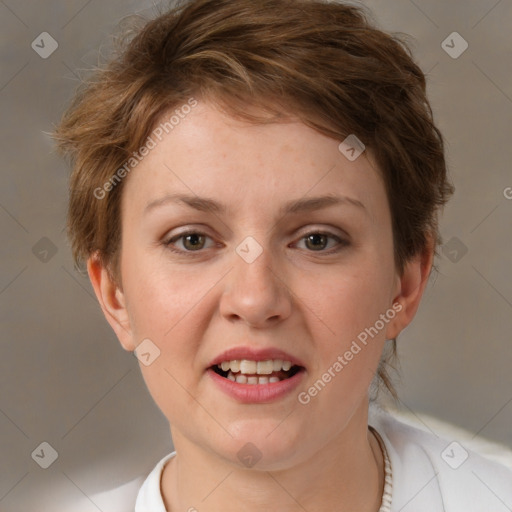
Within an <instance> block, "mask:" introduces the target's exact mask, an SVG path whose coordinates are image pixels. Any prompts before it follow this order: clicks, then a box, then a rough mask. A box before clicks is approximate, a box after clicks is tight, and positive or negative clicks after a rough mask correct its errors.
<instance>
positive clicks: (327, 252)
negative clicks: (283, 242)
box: [164, 230, 350, 256]
mask: <svg viewBox="0 0 512 512" xmlns="http://www.w3.org/2000/svg"><path fill="white" fill-rule="evenodd" d="M189 235H199V236H204V237H206V238H210V239H211V237H209V236H208V235H207V234H206V233H203V232H201V231H196V230H190V231H185V232H183V233H180V234H179V235H176V236H174V237H172V238H170V239H169V240H167V241H165V242H164V245H165V246H166V247H167V248H168V249H169V250H170V251H172V252H174V253H177V254H187V255H191V256H199V255H200V254H201V253H202V252H204V251H205V249H199V250H197V251H187V250H183V249H176V247H174V246H173V243H174V242H176V241H178V240H180V239H182V238H185V237H187V236H189ZM311 235H321V236H325V237H327V238H331V239H333V240H335V241H336V242H338V245H337V246H335V247H334V248H331V249H329V250H320V251H310V250H307V249H306V250H307V252H311V253H313V254H315V253H319V254H324V255H330V254H335V253H337V252H339V251H340V250H341V249H343V248H344V247H347V246H348V245H350V243H349V242H348V241H347V240H344V239H342V238H340V237H339V236H337V235H334V234H333V233H329V232H325V231H309V232H308V233H305V234H304V235H303V236H301V237H300V239H299V241H303V240H305V239H306V238H308V237H309V236H311Z"/></svg>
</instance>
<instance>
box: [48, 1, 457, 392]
mask: <svg viewBox="0 0 512 512" xmlns="http://www.w3.org/2000/svg"><path fill="white" fill-rule="evenodd" d="M121 43H122V44H121V47H120V51H119V53H117V54H116V56H115V57H114V58H112V59H111V60H110V61H109V62H108V63H107V65H106V66H105V67H104V68H103V69H101V70H100V71H97V72H96V73H95V74H94V75H93V76H92V77H91V78H90V79H89V80H88V83H86V84H84V85H83V86H82V87H81V89H80V90H79V91H78V92H77V94H76V95H75V97H74V100H73V102H72V104H71V106H70V107H69V108H68V110H67V111H66V113H65V115H64V117H63V119H62V121H61V123H60V125H59V126H58V127H57V130H56V132H55V137H56V139H57V143H58V146H59V148H60V150H61V151H62V153H64V154H67V155H69V156H70V157H71V160H72V165H73V173H72V176H71V184H70V202H69V214H68V232H69V236H70V240H71V244H72V251H73V256H74V258H75V262H76V263H77V265H80V264H81V263H83V262H84V260H85V259H87V258H88V257H89V256H90V255H91V254H93V253H97V254H98V255H99V257H100V259H101V260H102V263H103V264H105V266H106V267H107V268H109V269H111V270H112V275H113V276H114V277H115V276H117V275H118V265H117V262H118V255H119V250H120V241H121V240H120V233H121V229H120V227H121V218H120V202H121V201H120V199H121V193H122V189H123V181H122V180H120V182H119V183H116V186H112V187H109V188H108V193H106V194H105V197H104V198H102V199H98V198H97V194H95V192H94V191H95V190H98V187H99V188H101V187H103V186H104V184H105V183H106V182H109V180H110V179H111V178H112V176H113V175H114V173H115V172H116V171H117V170H118V169H119V168H120V167H121V166H123V164H124V163H125V162H126V161H127V160H128V159H129V158H130V157H131V155H132V154H133V152H134V151H136V150H137V149H138V148H140V147H141V146H142V145H143V144H144V141H146V139H147V138H148V137H149V135H150V133H151V132H152V130H153V129H154V126H155V124H156V123H157V121H158V120H159V119H160V118H161V116H162V115H163V114H164V113H165V112H167V111H169V109H172V108H176V107H179V106H180V105H183V104H186V103H187V102H188V101H189V100H190V98H192V97H193V98H197V99H202V100H208V101H211V102H214V103H215V104H216V105H217V106H219V107H220V108H221V109H222V110H224V111H225V112H226V113H228V114H230V115H231V116H233V117H236V118H239V119H244V120H247V121H249V122H253V123H269V122H280V121H283V120H286V119H288V118H289V117H290V116H291V115H292V114H293V116H294V117H296V118H298V119H299V120H301V121H302V122H303V123H305V124H306V125H308V126H310V127H312V128H313V129H315V130H317V131H319V132H320V133H323V134H325V135H327V136H329V137H332V138H333V139H336V140H338V141H340V142H341V141H342V140H344V139H345V138H346V137H347V136H348V135H350V134H355V135H356V136H357V137H358V138H359V139H360V140H361V141H363V143H364V144H365V145H366V148H367V149H368V150H369V151H371V152H372V154H373V156H374V158H375V161H376V162H377V164H378V169H379V171H380V173H381V175H382V177H383V180H384V183H385V186H386V191H387V195H388V200H389V205H390V210H391V217H392V228H393V241H394V252H395V264H396V268H397V270H398V271H399V272H400V273H401V272H402V271H403V269H404V265H405V263H406V262H407V261H408V260H410V259H411V258H412V257H413V256H415V255H416V254H418V253H419V252H420V251H422V250H423V249H425V247H427V243H428V240H429V236H433V237H434V240H435V242H436V245H438V244H440V243H441V238H440V236H439V231H438V210H439V208H440V207H441V206H443V205H444V204H445V202H446V201H447V200H448V198H449V196H450V195H451V194H452V193H453V186H452V185H451V183H450V182H449V180H448V178H447V172H446V165H445V158H444V148H443V139H442V135H441V133H440V132H439V130H438V129H437V127H436V126H435V125H434V122H433V116H432V111H431V108H430V105H429V102H428V100H427V97H426V83H425V76H424V74H423V73H422V71H421V69H420V68H419V67H418V65H416V64H415V63H414V61H413V59H412V57H411V52H410V50H409V49H408V47H407V45H406V44H405V43H404V42H403V41H402V40H401V39H400V38H399V37H397V36H393V35H390V34H386V33H384V32H382V31H380V30H378V29H376V28H375V27H374V26H373V25H372V24H371V23H370V22H369V20H368V17H367V15H366V14H365V12H364V11H363V10H362V8H357V7H354V6H349V5H345V4H343V3H339V2H332V1H331V2H329V1H327V0H258V1H257V2H255V1H254V0H236V1H233V0H192V1H184V2H183V1H182V2H180V3H179V4H178V5H177V6H175V7H174V8H172V9H170V10H169V11H168V12H164V13H162V14H160V15H159V16H158V17H157V18H156V19H154V20H151V21H149V22H147V23H146V24H145V25H144V26H143V27H142V28H141V29H138V30H137V31H135V32H133V31H132V32H131V34H129V35H128V36H127V37H123V38H122V39H121ZM249 106H254V107H257V108H258V109H259V111H260V112H265V115H264V116H257V115H256V114H255V113H254V112H251V110H252V109H249ZM394 348H395V340H393V349H394ZM384 362H385V361H384ZM378 373H379V376H380V378H381V379H383V380H384V382H385V383H386V385H387V386H388V388H389V389H390V390H391V391H392V392H393V390H392V387H391V385H390V383H389V381H388V378H387V376H386V371H385V365H383V364H381V366H380V367H379V371H378Z"/></svg>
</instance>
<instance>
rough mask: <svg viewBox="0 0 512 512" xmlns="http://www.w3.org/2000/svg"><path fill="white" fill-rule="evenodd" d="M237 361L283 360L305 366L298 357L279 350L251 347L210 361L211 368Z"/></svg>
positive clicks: (225, 353) (227, 353)
mask: <svg viewBox="0 0 512 512" xmlns="http://www.w3.org/2000/svg"><path fill="white" fill-rule="evenodd" d="M235 359H239V360H240V359H248V360H250V361H267V360H269V359H282V360H283V361H290V362H291V363H292V364H293V365H296V366H304V363H303V362H302V361H301V360H300V359H298V358H297V357H295V356H293V355H291V354H289V353H288V352H285V351H284V350H280V349H278V348H273V347H268V348H255V347H250V346H245V347H232V348H229V349H227V350H225V351H224V352H222V353H221V354H219V355H218V356H216V357H215V358H214V359H212V360H211V361H210V364H209V365H208V368H209V367H210V366H215V365H217V364H220V363H222V362H223V361H233V360H235Z"/></svg>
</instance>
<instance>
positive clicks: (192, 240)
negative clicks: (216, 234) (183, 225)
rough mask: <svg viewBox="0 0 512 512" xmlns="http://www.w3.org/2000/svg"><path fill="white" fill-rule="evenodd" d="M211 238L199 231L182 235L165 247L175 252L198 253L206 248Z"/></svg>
mask: <svg viewBox="0 0 512 512" xmlns="http://www.w3.org/2000/svg"><path fill="white" fill-rule="evenodd" d="M207 239H210V237H209V236H207V235H205V234H204V233H199V232H197V231H190V232H188V233H181V234H180V235H176V236H174V237H172V238H171V239H169V240H168V241H167V242H165V245H166V246H167V247H168V248H169V249H171V250H172V251H175V252H182V253H183V252H198V251H200V250H201V249H204V248H205V246H206V240H207Z"/></svg>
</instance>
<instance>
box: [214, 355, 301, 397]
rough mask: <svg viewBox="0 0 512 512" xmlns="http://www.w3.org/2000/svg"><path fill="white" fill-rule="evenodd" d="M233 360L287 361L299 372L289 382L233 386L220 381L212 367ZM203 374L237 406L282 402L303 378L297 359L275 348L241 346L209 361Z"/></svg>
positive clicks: (236, 383) (229, 381)
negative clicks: (233, 400) (237, 404)
mask: <svg viewBox="0 0 512 512" xmlns="http://www.w3.org/2000/svg"><path fill="white" fill-rule="evenodd" d="M235 359H238V360H242V359H248V360H250V361H267V360H269V359H281V360H283V361H290V362H291V363H292V365H294V366H300V367H301V369H300V370H299V371H298V372H297V373H296V374H295V375H293V376H292V377H289V378H288V379H284V380H281V381H279V382H269V383H268V384H240V383H239V382H233V381H231V380H229V379H226V378H225V377H222V376H221V375H219V374H218V373H216V372H215V371H214V370H213V369H212V366H215V365H217V364H220V363H222V362H223V361H233V360H235ZM206 373H207V375H208V376H209V377H210V378H211V379H212V381H213V382H214V384H215V385H217V386H218V388H219V389H220V390H221V391H223V392H224V393H226V394H227V395H228V396H230V397H231V398H234V399H235V400H237V401H238V402H240V403H246V404H248V403H253V404H254V403H269V402H273V401H276V400H279V399H280V398H283V397H284V396H286V395H288V394H289V393H291V392H292V391H293V390H294V389H295V388H296V387H297V386H298V385H299V383H300V382H301V381H302V379H303V377H304V374H305V365H304V363H303V362H302V361H301V360H300V359H298V358H297V357H295V356H293V355H292V354H289V353H288V352H285V351H284V350H280V349H278V348H273V347H268V348H254V347H249V346H241V347H233V348H230V349H228V350H225V351H224V352H222V353H221V354H219V355H218V356H217V357H215V358H214V359H212V361H211V362H210V364H209V365H208V367H207V369H206Z"/></svg>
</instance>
